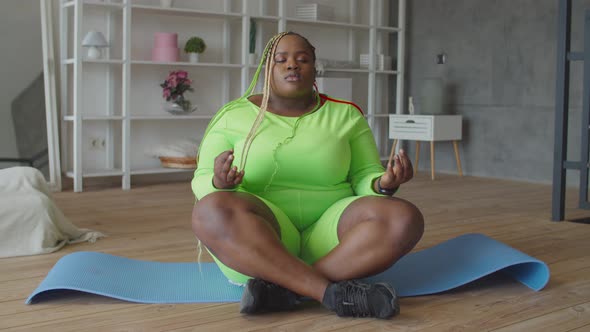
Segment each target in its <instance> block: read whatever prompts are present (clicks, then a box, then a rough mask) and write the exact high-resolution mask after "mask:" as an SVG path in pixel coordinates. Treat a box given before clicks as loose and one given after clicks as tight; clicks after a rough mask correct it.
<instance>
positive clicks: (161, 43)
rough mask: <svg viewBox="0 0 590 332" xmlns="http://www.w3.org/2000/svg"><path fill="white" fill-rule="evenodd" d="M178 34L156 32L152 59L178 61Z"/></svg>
mask: <svg viewBox="0 0 590 332" xmlns="http://www.w3.org/2000/svg"><path fill="white" fill-rule="evenodd" d="M178 53H179V50H178V34H177V33H166V32H156V33H155V34H154V48H152V61H160V62H176V61H178Z"/></svg>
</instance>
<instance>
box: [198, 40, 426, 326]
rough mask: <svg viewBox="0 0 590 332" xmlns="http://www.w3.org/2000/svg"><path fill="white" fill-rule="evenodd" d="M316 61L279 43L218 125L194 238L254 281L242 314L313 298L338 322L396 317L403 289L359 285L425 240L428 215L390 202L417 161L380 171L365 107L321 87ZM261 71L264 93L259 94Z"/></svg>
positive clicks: (203, 175) (234, 278)
mask: <svg viewBox="0 0 590 332" xmlns="http://www.w3.org/2000/svg"><path fill="white" fill-rule="evenodd" d="M314 63H315V48H314V47H313V46H312V45H311V44H310V42H309V41H308V40H307V39H306V38H304V37H303V36H301V35H299V34H296V33H293V32H287V33H281V34H279V35H277V36H275V37H273V38H272V39H271V40H270V41H269V43H268V45H267V47H266V49H265V53H264V57H263V60H262V62H261V64H260V65H259V67H258V70H257V72H256V75H255V77H254V79H253V81H252V84H251V85H250V88H249V89H248V91H247V92H246V94H245V95H244V96H243V97H242V98H239V99H237V100H234V101H232V102H230V103H228V104H227V105H225V106H224V107H223V108H222V109H221V110H220V111H219V112H218V113H217V115H216V116H215V117H214V119H213V120H212V121H211V123H210V124H209V127H208V128H207V131H206V133H205V136H204V138H203V141H202V143H201V147H200V151H199V166H198V169H197V170H196V171H195V175H194V179H193V181H192V189H193V192H194V194H195V196H196V198H197V199H198V201H197V202H196V204H195V206H194V210H193V217H192V226H193V230H194V233H195V234H196V236H197V237H198V238H199V239H200V241H202V243H203V244H205V246H206V247H207V249H208V250H209V252H210V253H211V254H212V256H213V258H214V260H215V262H216V263H217V264H218V265H219V267H220V268H221V271H222V272H223V273H224V274H225V276H227V278H228V279H229V280H230V281H231V282H233V283H238V284H245V290H244V294H243V297H242V301H241V307H240V311H241V312H242V313H246V314H256V313H262V312H271V311H279V310H289V309H292V308H294V307H295V306H296V305H297V303H298V298H299V297H300V296H305V297H309V298H312V299H314V300H317V301H318V302H320V303H322V304H323V305H324V306H325V307H326V308H328V309H329V310H332V311H335V312H336V313H337V314H338V315H339V316H355V317H356V316H360V317H377V318H389V317H392V316H394V315H395V314H397V313H398V312H399V303H398V298H397V295H396V292H395V290H394V288H393V287H392V286H391V285H389V284H386V283H375V284H367V283H363V282H361V281H359V280H358V279H359V278H363V277H367V276H370V275H373V274H376V273H379V272H382V271H384V270H385V269H387V268H388V267H390V266H391V265H392V264H393V263H395V262H396V261H397V260H399V259H400V258H401V257H402V256H403V255H405V254H407V253H408V252H409V251H410V250H412V248H413V247H414V246H415V245H416V243H417V242H418V241H419V240H420V238H421V236H422V233H423V230H424V222H423V217H422V214H421V213H420V211H419V210H418V209H417V208H416V206H414V205H413V204H411V203H409V202H407V201H405V200H403V199H399V198H394V197H392V196H393V194H394V193H395V191H396V190H397V189H398V188H399V186H400V185H401V184H403V183H405V182H407V181H409V180H410V179H411V178H412V177H413V171H412V164H411V162H410V160H409V159H408V157H407V155H406V154H405V153H404V152H403V151H402V150H400V152H399V154H398V155H395V157H394V158H393V159H394V160H393V162H392V161H390V162H389V163H388V164H387V167H386V168H384V167H383V166H382V165H381V162H380V159H379V155H378V152H377V148H376V144H375V140H374V138H373V135H372V132H371V130H370V128H369V126H368V124H367V121H366V120H365V118H364V117H363V114H362V112H361V111H360V109H359V108H358V107H356V106H355V105H354V104H353V103H350V102H347V101H344V100H337V99H333V98H330V97H328V96H326V95H321V94H319V93H318V92H317V91H315V90H314V82H315V69H314ZM263 64H266V67H265V82H264V88H263V93H262V95H251V93H252V90H253V87H254V86H255V84H256V80H257V78H258V74H259V72H260V70H261V68H262V67H263V66H262V65H263ZM246 160H247V161H248V163H246Z"/></svg>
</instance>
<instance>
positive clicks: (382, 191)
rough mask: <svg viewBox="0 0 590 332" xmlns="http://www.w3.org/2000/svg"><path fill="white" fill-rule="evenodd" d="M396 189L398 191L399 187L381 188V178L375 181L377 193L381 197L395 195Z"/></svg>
mask: <svg viewBox="0 0 590 332" xmlns="http://www.w3.org/2000/svg"><path fill="white" fill-rule="evenodd" d="M398 189H399V186H398V187H397V188H394V189H385V188H381V177H379V179H377V190H378V191H379V193H380V194H381V195H387V196H393V194H395V193H396V192H397V190H398Z"/></svg>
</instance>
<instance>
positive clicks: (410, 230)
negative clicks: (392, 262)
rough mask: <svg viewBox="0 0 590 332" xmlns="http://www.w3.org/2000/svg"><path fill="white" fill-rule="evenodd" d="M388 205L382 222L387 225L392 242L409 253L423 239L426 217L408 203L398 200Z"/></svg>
mask: <svg viewBox="0 0 590 332" xmlns="http://www.w3.org/2000/svg"><path fill="white" fill-rule="evenodd" d="M388 205H389V206H388V208H387V212H386V213H385V214H384V215H383V216H382V218H381V221H382V222H383V223H385V224H386V225H387V227H386V229H387V230H388V234H389V237H390V238H391V241H392V242H393V243H397V244H400V245H401V246H402V247H403V248H404V249H405V250H407V251H409V250H411V249H412V248H413V247H414V246H415V245H416V243H418V241H419V240H420V239H421V238H422V234H423V233H424V217H423V216H422V213H421V212H420V210H419V209H418V208H417V207H416V206H415V205H414V204H412V203H410V202H408V201H405V200H396V201H392V202H390V204H388Z"/></svg>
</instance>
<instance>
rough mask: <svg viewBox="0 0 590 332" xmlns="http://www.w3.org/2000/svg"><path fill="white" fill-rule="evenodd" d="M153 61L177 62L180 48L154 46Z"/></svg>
mask: <svg viewBox="0 0 590 332" xmlns="http://www.w3.org/2000/svg"><path fill="white" fill-rule="evenodd" d="M152 61H162V62H176V61H178V49H177V48H152Z"/></svg>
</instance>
